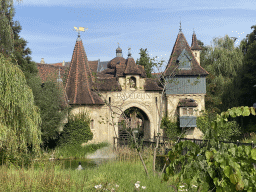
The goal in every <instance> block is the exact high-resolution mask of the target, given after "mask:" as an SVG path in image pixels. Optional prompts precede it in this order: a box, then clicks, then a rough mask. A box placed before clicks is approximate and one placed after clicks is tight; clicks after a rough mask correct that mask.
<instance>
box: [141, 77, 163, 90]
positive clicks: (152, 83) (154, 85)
mask: <svg viewBox="0 0 256 192" xmlns="http://www.w3.org/2000/svg"><path fill="white" fill-rule="evenodd" d="M144 89H145V91H162V90H163V88H162V87H161V86H160V83H159V81H158V80H157V79H150V78H147V79H146V80H145V85H144Z"/></svg>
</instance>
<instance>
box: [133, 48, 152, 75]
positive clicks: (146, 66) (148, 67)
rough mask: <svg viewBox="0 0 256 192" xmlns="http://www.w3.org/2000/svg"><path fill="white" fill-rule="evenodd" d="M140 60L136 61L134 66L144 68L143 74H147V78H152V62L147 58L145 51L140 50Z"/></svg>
mask: <svg viewBox="0 0 256 192" xmlns="http://www.w3.org/2000/svg"><path fill="white" fill-rule="evenodd" d="M139 54H140V58H139V59H137V61H136V64H138V65H141V66H144V69H145V72H146V74H147V77H148V78H151V77H152V71H153V66H154V62H153V60H152V59H151V58H150V57H149V55H148V53H147V49H142V48H141V49H140V53H139Z"/></svg>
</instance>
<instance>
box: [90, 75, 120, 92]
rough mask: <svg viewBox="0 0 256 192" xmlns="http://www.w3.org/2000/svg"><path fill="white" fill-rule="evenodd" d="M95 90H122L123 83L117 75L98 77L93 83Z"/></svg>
mask: <svg viewBox="0 0 256 192" xmlns="http://www.w3.org/2000/svg"><path fill="white" fill-rule="evenodd" d="M92 90H94V91H121V90H122V88H121V85H120V84H119V82H118V80H117V79H116V78H115V77H110V78H105V79H96V80H95V82H94V83H93V86H92Z"/></svg>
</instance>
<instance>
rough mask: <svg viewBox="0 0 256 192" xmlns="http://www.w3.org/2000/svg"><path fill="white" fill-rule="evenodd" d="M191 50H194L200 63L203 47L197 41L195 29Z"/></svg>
mask: <svg viewBox="0 0 256 192" xmlns="http://www.w3.org/2000/svg"><path fill="white" fill-rule="evenodd" d="M191 50H192V52H193V54H194V56H195V58H196V60H197V62H198V64H199V65H200V52H201V50H202V48H201V47H200V46H199V45H198V43H197V39H196V34H195V31H193V35H192V44H191Z"/></svg>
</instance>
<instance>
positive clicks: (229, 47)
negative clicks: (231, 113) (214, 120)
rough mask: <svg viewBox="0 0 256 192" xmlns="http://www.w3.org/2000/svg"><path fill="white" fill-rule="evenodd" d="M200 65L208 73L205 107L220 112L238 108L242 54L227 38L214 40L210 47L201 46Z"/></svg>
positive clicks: (231, 40)
mask: <svg viewBox="0 0 256 192" xmlns="http://www.w3.org/2000/svg"><path fill="white" fill-rule="evenodd" d="M199 44H201V47H203V50H202V54H201V56H200V59H201V65H202V67H203V68H204V69H206V71H208V72H209V73H210V75H209V76H208V77H207V94H206V107H207V109H208V110H211V111H212V112H221V111H224V110H227V109H228V108H231V107H234V106H239V103H238V98H239V91H238V89H237V87H239V86H240V80H239V79H238V77H239V75H238V74H239V73H238V72H239V71H240V70H241V67H242V65H243V62H242V61H243V53H242V51H241V50H240V49H239V48H238V47H235V46H234V41H233V39H231V38H229V36H227V35H226V36H225V37H222V38H214V39H213V45H212V46H206V47H205V46H203V43H202V42H201V43H199Z"/></svg>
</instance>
